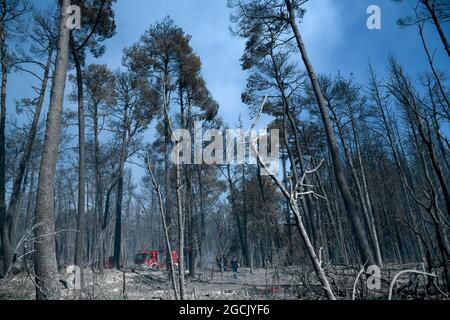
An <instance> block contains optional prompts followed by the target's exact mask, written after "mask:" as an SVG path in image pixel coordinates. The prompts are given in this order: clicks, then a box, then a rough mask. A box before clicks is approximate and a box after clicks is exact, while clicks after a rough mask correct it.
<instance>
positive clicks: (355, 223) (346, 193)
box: [285, 0, 375, 264]
mask: <svg viewBox="0 0 450 320" xmlns="http://www.w3.org/2000/svg"><path fill="white" fill-rule="evenodd" d="M285 3H286V6H287V9H288V12H289V23H290V26H291V28H292V30H293V32H294V35H295V39H296V41H297V46H298V48H299V50H300V53H301V56H302V60H303V63H304V65H305V68H306V70H307V72H308V76H309V78H310V80H311V84H312V87H313V90H314V94H315V96H316V99H317V103H318V105H319V108H320V113H321V115H322V120H323V123H324V126H325V131H326V135H327V139H328V144H329V148H330V152H331V157H332V159H333V167H334V173H335V176H336V180H337V183H338V186H339V189H340V191H341V195H342V200H343V201H344V205H345V208H346V210H347V213H348V214H349V217H350V221H351V223H352V227H353V231H354V232H355V234H356V239H357V244H358V248H359V251H360V255H361V260H362V262H363V263H366V262H367V263H368V264H375V260H374V258H373V255H372V252H371V250H370V246H369V243H368V241H367V239H368V236H367V233H366V232H365V230H364V226H363V224H362V221H361V217H360V216H359V213H358V209H357V206H356V202H355V200H354V199H353V196H352V193H351V191H350V187H349V185H348V182H347V179H346V177H345V174H344V170H343V167H342V162H341V157H340V155H339V150H338V146H337V141H336V136H335V134H334V130H333V125H332V123H331V120H330V116H329V114H328V111H327V107H326V104H325V99H324V97H323V95H322V90H321V88H320V85H319V81H318V79H317V75H316V73H315V71H314V68H313V66H312V64H311V62H310V60H309V57H308V53H307V51H306V48H305V45H304V42H303V38H302V36H301V34H300V30H299V28H298V25H297V22H296V15H295V10H294V7H293V6H292V1H291V0H285Z"/></svg>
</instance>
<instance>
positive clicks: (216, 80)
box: [8, 0, 448, 127]
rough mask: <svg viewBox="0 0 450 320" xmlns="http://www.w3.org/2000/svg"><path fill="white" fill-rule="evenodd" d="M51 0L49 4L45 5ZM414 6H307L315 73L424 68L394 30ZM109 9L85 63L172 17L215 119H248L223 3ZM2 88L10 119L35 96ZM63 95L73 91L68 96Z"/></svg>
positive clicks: (362, 1)
mask: <svg viewBox="0 0 450 320" xmlns="http://www.w3.org/2000/svg"><path fill="white" fill-rule="evenodd" d="M34 1H37V0H34ZM49 1H53V0H47V1H46V2H47V3H49ZM415 2H416V1H415V0H404V1H403V4H398V3H395V2H394V1H392V0H310V2H309V4H308V5H307V9H308V12H307V14H306V17H305V19H304V21H303V23H302V24H301V25H300V29H301V31H302V33H303V36H304V40H305V43H306V47H307V49H308V52H309V55H310V58H311V60H312V62H313V65H314V67H315V69H316V71H317V72H318V73H326V74H335V73H336V72H338V71H340V72H341V73H342V74H343V75H346V76H347V75H349V74H350V73H352V74H353V75H354V77H355V78H356V79H357V80H360V81H365V80H366V79H367V78H366V77H367V66H368V61H369V59H370V61H371V62H372V64H373V65H374V66H375V69H376V70H377V72H378V73H379V75H380V76H382V74H383V72H384V71H385V69H386V63H387V58H388V56H389V55H390V54H393V55H395V56H396V57H397V58H398V59H399V60H400V62H401V63H402V64H403V65H404V67H405V68H406V70H408V72H410V73H411V74H413V75H416V74H418V73H419V72H423V71H426V70H428V69H427V68H428V66H427V65H426V63H425V59H424V53H423V49H422V45H421V43H420V39H419V37H418V33H417V29H416V28H414V27H411V28H399V27H398V26H397V24H396V21H397V19H398V18H399V17H403V16H405V15H409V14H412V12H413V11H412V9H413V7H412V6H413V5H414V4H415ZM44 3H45V2H39V3H36V4H38V5H39V6H41V5H43V4H44ZM372 4H375V5H379V6H380V7H381V11H382V29H381V30H368V29H367V27H366V20H367V18H368V14H367V13H366V10H367V7H368V6H369V5H372ZM115 11H116V19H117V20H116V22H117V34H116V36H115V37H114V38H112V39H110V40H108V41H107V42H106V43H105V44H106V46H107V51H106V54H105V55H104V56H103V57H101V58H100V59H98V60H94V59H90V61H89V62H90V63H106V64H108V65H109V67H110V68H112V69H114V68H118V67H119V66H120V64H121V58H122V50H123V48H124V47H127V46H129V45H131V44H133V43H134V42H136V41H137V40H139V37H140V35H141V34H143V33H144V31H145V30H147V29H148V28H149V27H150V26H151V25H152V24H154V23H155V22H156V21H159V20H162V19H163V18H164V17H165V16H167V15H170V16H171V17H172V18H173V19H174V20H175V22H176V23H177V24H178V25H179V26H180V27H182V28H183V29H184V30H185V32H186V33H188V34H190V35H191V36H192V42H191V44H192V47H193V48H194V50H195V51H196V52H197V54H198V55H199V56H200V57H201V59H202V63H203V71H202V72H203V76H204V77H205V79H206V81H207V84H208V87H209V89H210V90H211V92H212V94H213V96H214V98H215V99H216V100H217V101H218V102H219V104H220V115H221V116H222V117H223V119H224V120H225V122H226V123H228V125H229V126H230V127H234V125H235V124H236V123H237V121H238V119H239V116H240V115H242V117H243V119H244V120H245V119H248V111H247V110H248V109H247V107H246V106H245V105H243V104H242V102H241V100H240V96H241V92H242V91H243V89H244V88H245V84H246V76H247V75H246V73H245V72H243V71H241V67H240V63H239V59H240V57H241V55H242V52H243V48H244V42H243V40H242V39H238V38H235V37H233V36H232V34H231V32H230V30H229V27H230V21H229V16H230V13H231V12H230V9H228V8H227V5H226V0H118V2H117V4H116V5H115ZM427 30H428V32H427V35H428V36H427V37H428V39H427V40H428V42H429V44H430V48H431V49H432V50H434V49H437V53H436V59H437V60H436V61H437V63H438V65H439V67H441V68H443V67H448V65H447V66H446V65H443V63H444V61H445V63H447V61H448V58H447V57H446V56H445V52H444V50H443V47H442V44H441V43H440V41H439V39H438V38H437V35H436V32H435V30H434V29H433V26H428V27H427ZM8 86H9V96H8V102H9V103H8V110H9V111H8V112H10V114H11V113H14V111H13V110H14V103H13V101H14V99H19V98H23V97H29V96H33V93H32V91H31V89H30V78H29V77H27V76H25V75H23V74H19V75H13V76H11V79H10V82H9V85H8ZM69 90H71V86H68V87H67V90H66V93H68V92H69Z"/></svg>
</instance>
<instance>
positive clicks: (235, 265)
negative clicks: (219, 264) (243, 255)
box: [231, 257, 240, 280]
mask: <svg viewBox="0 0 450 320" xmlns="http://www.w3.org/2000/svg"><path fill="white" fill-rule="evenodd" d="M239 268H240V265H239V261H238V259H237V258H236V257H234V258H233V260H231V271H232V272H233V276H234V279H236V280H237V279H238V273H239Z"/></svg>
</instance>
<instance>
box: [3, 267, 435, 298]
mask: <svg viewBox="0 0 450 320" xmlns="http://www.w3.org/2000/svg"><path fill="white" fill-rule="evenodd" d="M406 267H407V266H404V267H399V266H398V267H391V268H389V269H388V271H384V272H383V274H382V278H383V279H384V280H383V281H382V289H381V290H378V291H376V290H375V291H372V292H369V291H368V290H367V289H366V287H365V286H364V285H363V283H364V281H365V280H364V281H359V283H360V285H358V286H357V289H358V290H357V292H356V293H357V298H360V295H361V294H363V295H364V298H365V299H386V298H387V292H388V288H389V281H388V280H386V279H392V278H393V277H394V275H395V273H396V272H398V271H400V270H405V269H406ZM357 273H358V270H356V269H354V268H348V267H345V268H344V267H332V268H330V269H329V271H328V275H329V278H330V279H331V280H330V282H331V283H332V285H333V287H334V290H335V293H336V295H337V296H338V297H339V298H340V299H343V300H346V299H347V300H349V299H352V294H353V285H354V282H355V279H356V277H357ZM64 277H67V275H64V274H61V278H64ZM124 279H125V281H124ZM314 279H315V277H314V273H313V272H312V270H311V269H305V268H295V267H291V268H283V269H280V270H276V269H255V270H253V272H251V270H250V269H244V268H243V269H241V270H240V273H239V276H238V278H237V279H235V278H234V276H233V273H231V272H223V273H221V272H219V271H215V270H211V269H203V270H198V271H197V276H196V277H195V278H192V277H189V276H186V296H187V297H186V298H187V299H188V300H298V299H300V300H303V299H305V300H307V299H310V300H311V299H313V300H316V299H322V298H323V296H322V290H321V288H320V286H319V283H318V282H317V281H316V280H314ZM84 282H85V286H86V289H85V292H84V294H83V297H82V299H87V300H124V299H129V300H170V299H173V293H172V290H171V283H170V281H168V277H167V272H165V271H135V272H132V271H131V270H130V271H129V272H125V273H123V272H121V271H117V270H105V272H104V274H103V276H102V275H100V274H98V273H94V272H93V271H92V270H90V269H87V270H85V272H84ZM124 282H125V286H124ZM94 284H95V285H94ZM61 288H62V294H63V299H66V300H73V299H79V297H78V296H77V291H74V290H67V289H66V288H64V287H63V285H61ZM124 288H125V294H124ZM424 288H425V281H424V280H423V277H422V279H421V278H420V276H406V277H402V278H401V279H399V281H398V282H397V285H396V291H395V293H396V297H397V299H414V298H432V297H429V296H426V294H425V293H424V292H425V290H424ZM400 291H402V292H400ZM34 298H35V289H34V283H33V278H32V277H31V276H30V275H29V274H28V273H19V274H17V275H16V276H15V277H14V278H13V279H11V280H9V281H3V283H2V282H0V300H27V299H34ZM436 298H438V297H435V299H436Z"/></svg>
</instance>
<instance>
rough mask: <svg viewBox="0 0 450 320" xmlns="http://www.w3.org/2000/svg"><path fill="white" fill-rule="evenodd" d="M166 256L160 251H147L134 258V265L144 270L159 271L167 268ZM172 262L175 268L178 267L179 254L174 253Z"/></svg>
mask: <svg viewBox="0 0 450 320" xmlns="http://www.w3.org/2000/svg"><path fill="white" fill-rule="evenodd" d="M164 260H165V254H164V253H163V252H161V251H159V250H145V251H140V252H138V253H137V254H136V256H135V257H134V264H135V265H136V266H138V267H142V268H144V269H152V270H159V269H162V268H164V267H165V265H166V264H165V263H162V262H163V261H164ZM172 260H173V262H174V264H175V266H176V267H177V266H178V253H177V251H175V250H174V251H172Z"/></svg>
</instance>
